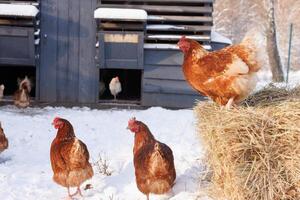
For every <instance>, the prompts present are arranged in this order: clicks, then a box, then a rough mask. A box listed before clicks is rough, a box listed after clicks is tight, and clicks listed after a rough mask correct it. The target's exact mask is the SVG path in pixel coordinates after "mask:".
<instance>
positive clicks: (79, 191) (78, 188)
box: [68, 186, 83, 200]
mask: <svg viewBox="0 0 300 200" xmlns="http://www.w3.org/2000/svg"><path fill="white" fill-rule="evenodd" d="M77 194H79V196H81V197H82V196H83V195H82V193H81V190H80V187H79V186H78V187H77V190H76V192H75V193H74V194H71V193H70V188H69V187H68V197H69V198H68V199H70V200H72V199H73V197H74V196H76V195H77Z"/></svg>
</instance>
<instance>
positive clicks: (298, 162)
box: [195, 92, 300, 200]
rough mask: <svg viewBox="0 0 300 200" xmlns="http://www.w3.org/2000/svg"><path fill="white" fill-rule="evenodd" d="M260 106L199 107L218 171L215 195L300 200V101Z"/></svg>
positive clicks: (201, 125)
mask: <svg viewBox="0 0 300 200" xmlns="http://www.w3.org/2000/svg"><path fill="white" fill-rule="evenodd" d="M259 94H264V92H260V93H259ZM274 94H275V93H274ZM270 95H272V94H270ZM251 98H252V99H253V97H251ZM257 99H259V97H257ZM262 99H264V98H262ZM277 100H278V99H277ZM254 105H255V106H254V107H238V108H234V109H230V110H224V109H220V107H219V106H217V105H215V104H211V103H199V105H198V106H197V107H196V108H195V113H196V114H197V118H198V132H199V136H200V138H201V141H202V142H203V144H204V147H205V148H206V152H207V160H208V166H209V169H210V170H211V171H212V179H211V182H212V188H211V189H212V190H211V191H212V196H213V197H215V199H218V200H225V199H226V200H299V199H300V101H299V99H297V98H291V97H290V96H289V95H286V98H285V99H284V98H282V97H281V100H278V101H274V102H273V103H269V104H260V102H259V100H258V101H257V102H255V104H254Z"/></svg>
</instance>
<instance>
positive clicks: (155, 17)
mask: <svg viewBox="0 0 300 200" xmlns="http://www.w3.org/2000/svg"><path fill="white" fill-rule="evenodd" d="M147 19H165V18H163V17H160V16H155V15H148V18H147Z"/></svg>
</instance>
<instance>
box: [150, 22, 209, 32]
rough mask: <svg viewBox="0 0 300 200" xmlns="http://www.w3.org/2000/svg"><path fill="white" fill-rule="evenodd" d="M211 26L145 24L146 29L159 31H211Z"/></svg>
mask: <svg viewBox="0 0 300 200" xmlns="http://www.w3.org/2000/svg"><path fill="white" fill-rule="evenodd" d="M211 28H212V27H211V26H201V25H195V26H193V25H165V24H159V25H157V24H154V25H147V26H146V29H147V31H151V32H154V31H159V32H172V31H177V32H202V31H211Z"/></svg>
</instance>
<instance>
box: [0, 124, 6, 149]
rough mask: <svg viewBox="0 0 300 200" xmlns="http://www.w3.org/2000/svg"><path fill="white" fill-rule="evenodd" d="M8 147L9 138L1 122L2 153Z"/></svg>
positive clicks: (0, 143) (0, 142) (0, 141)
mask: <svg viewBox="0 0 300 200" xmlns="http://www.w3.org/2000/svg"><path fill="white" fill-rule="evenodd" d="M7 148H8V140H7V138H6V136H5V134H4V131H3V128H2V127H1V124H0V153H1V152H3V151H4V150H5V149H7Z"/></svg>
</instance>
